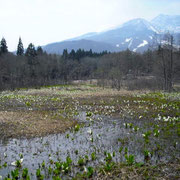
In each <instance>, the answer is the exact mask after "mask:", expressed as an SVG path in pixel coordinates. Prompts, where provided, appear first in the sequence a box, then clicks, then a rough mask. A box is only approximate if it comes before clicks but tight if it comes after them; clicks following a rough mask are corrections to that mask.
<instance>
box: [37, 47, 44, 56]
mask: <svg viewBox="0 0 180 180" xmlns="http://www.w3.org/2000/svg"><path fill="white" fill-rule="evenodd" d="M36 53H37V55H42V54H43V49H42V47H41V46H38V47H37V50H36Z"/></svg>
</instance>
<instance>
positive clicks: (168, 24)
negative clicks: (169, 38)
mask: <svg viewBox="0 0 180 180" xmlns="http://www.w3.org/2000/svg"><path fill="white" fill-rule="evenodd" d="M151 23H152V24H153V25H154V26H156V27H157V28H158V29H159V30H160V31H161V32H166V31H170V32H180V15H165V14H160V15H158V16H157V17H155V18H154V19H152V21H151Z"/></svg>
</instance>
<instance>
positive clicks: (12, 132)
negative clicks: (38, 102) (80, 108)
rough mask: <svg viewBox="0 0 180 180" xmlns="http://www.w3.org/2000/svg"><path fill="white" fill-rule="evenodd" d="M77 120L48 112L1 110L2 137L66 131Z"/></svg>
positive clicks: (32, 135) (0, 130) (0, 128)
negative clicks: (53, 116)
mask: <svg viewBox="0 0 180 180" xmlns="http://www.w3.org/2000/svg"><path fill="white" fill-rule="evenodd" d="M75 123H76V122H75V121H73V120H69V119H65V118H63V117H59V118H52V117H51V115H50V114H49V113H47V112H31V111H29V112H7V111H1V112H0V137H1V138H11V137H34V136H44V135H47V134H54V133H60V132H64V131H65V130H66V129H68V128H69V127H71V126H73V125H74V124H75Z"/></svg>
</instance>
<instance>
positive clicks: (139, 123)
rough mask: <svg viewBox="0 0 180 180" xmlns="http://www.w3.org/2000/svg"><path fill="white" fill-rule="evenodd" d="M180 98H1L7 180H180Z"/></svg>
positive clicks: (69, 88)
mask: <svg viewBox="0 0 180 180" xmlns="http://www.w3.org/2000/svg"><path fill="white" fill-rule="evenodd" d="M179 108H180V93H178V92H176V93H163V92H160V91H159V92H147V91H144V92H143V91H127V90H121V91H118V90H115V89H111V88H101V87H98V86H96V85H89V84H83V85H77V84H76V85H57V86H49V87H41V88H39V89H19V90H15V91H3V92H1V93H0V179H6V180H9V179H56V180H58V179H162V178H163V179H179V178H180V110H179Z"/></svg>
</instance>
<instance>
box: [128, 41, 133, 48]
mask: <svg viewBox="0 0 180 180" xmlns="http://www.w3.org/2000/svg"><path fill="white" fill-rule="evenodd" d="M132 42H133V39H131V41H130V43H129V45H128V48H130V47H131V45H132Z"/></svg>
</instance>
